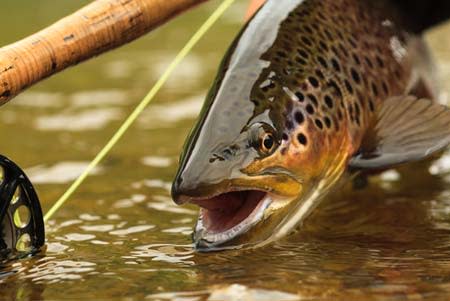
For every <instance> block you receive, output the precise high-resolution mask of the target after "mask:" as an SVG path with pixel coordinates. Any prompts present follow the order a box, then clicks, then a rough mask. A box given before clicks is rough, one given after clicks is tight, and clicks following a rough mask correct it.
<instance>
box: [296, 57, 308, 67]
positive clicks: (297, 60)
mask: <svg viewBox="0 0 450 301" xmlns="http://www.w3.org/2000/svg"><path fill="white" fill-rule="evenodd" d="M295 61H296V62H297V63H299V64H300V65H306V61H305V60H304V59H302V58H301V57H298V56H297V57H296V58H295Z"/></svg>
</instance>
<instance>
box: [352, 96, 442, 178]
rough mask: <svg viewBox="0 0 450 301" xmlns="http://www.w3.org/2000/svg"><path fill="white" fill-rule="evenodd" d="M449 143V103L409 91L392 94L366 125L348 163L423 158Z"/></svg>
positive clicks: (379, 165)
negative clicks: (439, 101)
mask: <svg viewBox="0 0 450 301" xmlns="http://www.w3.org/2000/svg"><path fill="white" fill-rule="evenodd" d="M449 144H450V109H449V108H448V107H446V106H444V105H441V104H438V103H436V102H433V101H431V100H429V99H426V98H420V99H418V98H416V97H415V96H410V95H408V96H399V97H392V98H389V99H387V100H386V101H385V102H384V103H383V104H381V105H380V107H379V108H378V109H377V112H376V114H375V118H374V121H373V126H371V127H369V130H368V132H367V134H366V136H365V137H364V139H363V141H362V144H361V145H362V146H361V149H360V151H359V152H358V153H357V154H356V155H355V156H354V157H353V158H352V159H351V160H350V163H349V167H350V168H353V169H384V168H390V167H392V166H394V165H397V164H401V163H406V162H411V161H418V160H421V159H424V158H426V157H428V156H429V155H431V154H433V153H435V152H437V151H440V150H442V149H444V148H445V147H446V146H448V145H449Z"/></svg>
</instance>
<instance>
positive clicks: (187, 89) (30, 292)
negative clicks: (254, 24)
mask: <svg viewBox="0 0 450 301" xmlns="http://www.w3.org/2000/svg"><path fill="white" fill-rule="evenodd" d="M3 2H4V3H3ZM3 2H2V10H1V11H0V24H1V25H2V26H1V28H3V29H2V36H1V37H0V43H1V44H6V43H9V42H12V41H14V40H16V39H18V38H20V37H23V36H25V35H27V34H29V33H31V32H33V31H36V30H37V29H40V28H42V27H43V26H44V25H45V24H48V23H49V22H51V21H54V20H56V19H58V18H59V17H61V16H63V15H64V14H66V13H68V12H70V11H71V10H73V9H75V8H76V7H80V6H82V5H83V4H85V3H87V2H88V1H51V0H41V1H31V0H4V1H3ZM217 3H218V2H217V1H213V2H212V3H211V4H208V5H205V6H203V7H201V8H199V9H197V10H195V11H192V12H190V13H188V14H186V15H184V16H182V17H180V18H179V19H177V20H176V21H174V22H172V23H171V24H169V25H166V26H164V27H163V28H162V29H159V30H158V31H157V32H155V33H152V34H150V35H148V36H146V37H145V38H143V39H141V40H139V41H137V42H135V43H133V44H131V45H128V46H126V47H124V48H122V49H120V50H118V51H114V52H112V53H110V54H107V55H105V56H103V57H101V58H97V59H95V60H93V61H91V62H88V63H86V64H83V65H81V66H78V67H76V68H74V69H71V70H69V71H66V72H64V73H63V74H60V75H58V76H56V77H54V78H52V79H50V80H47V81H46V82H44V83H42V84H39V85H38V86H36V87H34V88H32V89H30V90H29V91H27V92H26V93H24V94H22V95H21V96H19V97H17V98H16V99H14V100H13V101H12V102H11V103H9V104H8V105H6V106H4V107H2V108H1V109H0V120H1V123H0V132H1V133H3V139H2V140H1V141H0V146H1V153H2V154H5V155H7V156H9V157H10V158H12V159H13V160H14V161H16V162H17V163H18V164H19V165H20V166H22V167H25V168H26V170H27V172H28V174H29V175H30V176H31V179H32V181H33V182H34V183H35V184H36V188H37V190H38V193H39V195H40V198H41V200H42V205H43V209H44V212H45V211H47V210H48V208H50V206H51V204H52V203H53V202H54V201H55V200H56V199H57V198H58V197H59V196H60V195H61V194H62V193H63V191H64V190H65V189H66V188H67V186H68V185H69V183H70V182H71V181H72V180H73V179H74V178H75V177H76V176H77V175H78V174H79V173H80V172H81V171H82V170H83V168H84V167H86V165H87V164H88V162H89V160H91V159H92V158H93V156H94V155H95V154H96V152H98V150H99V149H100V148H101V147H102V146H103V145H104V143H105V142H106V140H107V139H108V138H109V137H110V136H111V135H112V133H113V132H114V130H115V129H116V128H117V127H118V125H119V124H120V121H121V120H123V118H124V117H125V116H126V115H127V114H128V113H129V112H130V111H131V110H132V108H133V107H134V105H135V104H136V103H137V102H138V101H139V100H140V99H141V98H142V97H143V95H144V94H145V93H146V91H147V90H148V89H149V87H150V86H151V85H152V83H154V81H155V79H156V78H157V77H158V75H159V74H161V72H162V70H163V69H164V67H165V66H167V64H168V63H169V62H170V60H171V59H172V58H173V56H174V53H175V52H176V51H177V50H178V49H179V48H180V47H181V46H182V44H183V43H184V42H185V41H186V39H187V38H188V37H189V35H190V34H191V33H192V32H193V31H194V30H195V29H196V28H197V27H198V26H199V24H200V23H201V21H202V20H204V18H206V16H207V15H208V13H210V12H211V11H212V9H213V8H214V6H215V5H217ZM243 11H244V1H240V2H239V3H238V4H237V5H235V6H234V7H233V8H232V9H231V10H230V11H229V12H228V13H227V15H226V16H225V17H224V18H223V19H222V21H221V22H220V24H219V25H218V26H216V27H215V28H214V29H213V30H212V32H210V33H209V34H208V35H207V37H206V38H205V39H204V40H203V41H202V42H201V44H200V45H199V46H198V47H197V48H196V50H195V51H194V52H193V54H192V55H191V56H190V57H189V58H188V59H187V60H186V61H185V62H184V63H183V65H182V66H181V68H180V69H178V71H177V72H176V74H175V75H174V76H173V77H172V78H171V80H170V82H169V83H168V85H167V86H166V87H165V88H164V89H163V90H162V91H161V93H160V94H159V95H158V97H157V99H156V101H155V102H154V103H153V104H152V105H151V106H150V107H149V108H148V109H147V110H146V111H145V113H144V114H143V115H142V117H141V118H139V121H138V122H137V123H136V124H135V125H134V126H133V127H132V129H131V130H130V131H129V132H128V133H127V134H126V136H125V137H124V138H123V140H122V141H121V142H120V143H119V145H118V146H117V147H116V148H114V150H113V151H112V153H111V154H110V155H109V156H108V157H107V159H106V160H105V161H103V162H102V164H101V166H100V167H99V168H98V169H97V170H96V171H95V173H94V175H92V176H91V177H90V178H89V179H88V180H87V181H86V182H85V183H84V184H83V185H82V186H81V187H80V189H79V190H78V192H77V193H76V194H75V195H74V196H73V197H72V198H71V199H70V201H69V202H68V203H67V204H66V205H65V206H64V207H63V208H62V209H61V210H60V211H59V212H58V213H57V214H56V215H55V217H54V218H53V219H52V220H51V221H50V223H49V224H48V226H47V250H46V251H45V252H43V253H41V254H39V255H38V256H35V257H33V258H29V259H24V260H20V261H14V262H10V263H7V264H5V265H4V266H3V267H2V268H1V269H0V288H1V292H0V299H2V300H3V299H4V300H11V299H12V300H14V299H17V300H40V299H44V300H55V299H81V298H85V299H88V300H93V299H95V300H101V299H108V300H111V299H116V300H118V299H126V300H134V299H135V300H142V299H144V298H146V299H149V300H202V299H209V300H238V299H239V298H240V299H239V300H252V299H254V300H304V299H308V300H310V299H312V300H421V299H429V300H439V299H443V300H445V299H448V298H450V152H447V154H445V155H444V156H443V157H442V158H441V159H439V160H438V161H436V162H434V163H424V164H416V165H414V166H408V167H405V168H403V169H401V170H399V171H388V172H386V173H384V174H382V175H381V176H380V177H378V178H373V179H371V182H370V185H369V186H368V188H366V189H364V190H359V191H352V190H351V189H349V188H348V187H347V188H346V189H343V190H342V191H341V192H340V193H339V195H336V196H335V197H334V198H333V199H331V198H330V199H327V200H326V201H325V202H324V203H323V204H322V205H321V206H319V208H317V210H316V211H315V212H314V213H313V215H312V216H311V217H310V218H309V219H308V220H307V221H306V223H305V224H304V225H303V227H302V228H301V230H300V231H298V232H297V233H295V234H294V235H291V236H290V237H288V238H286V239H284V240H283V241H280V242H277V243H275V244H273V245H271V246H269V247H266V248H262V249H258V250H256V251H252V252H250V251H229V252H221V253H211V254H197V253H194V252H193V251H192V249H191V247H190V233H191V229H192V227H193V225H194V222H195V219H196V209H195V208H194V207H189V206H187V207H177V206H175V205H174V204H173V202H172V201H171V199H170V197H169V188H170V181H171V178H172V176H173V174H174V172H175V168H176V162H177V157H178V154H179V152H180V149H181V147H182V143H183V141H184V139H185V136H186V135H187V133H188V131H189V128H190V127H191V126H192V124H193V121H194V118H195V116H196V114H197V113H198V110H199V108H200V105H201V102H202V99H203V97H204V95H205V93H206V90H207V89H208V86H209V84H210V82H211V80H212V78H213V76H214V73H215V68H216V66H217V65H218V63H219V61H220V58H221V56H222V55H223V52H224V51H225V49H226V46H227V45H228V44H229V43H230V40H231V39H232V37H233V36H234V34H235V33H236V32H237V30H238V29H239V26H240V25H241V21H242V18H243ZM18 16H22V17H21V18H18ZM23 20H27V22H23ZM449 34H450V25H449V26H443V27H441V28H439V29H437V30H435V31H434V32H432V33H431V34H430V35H429V36H428V40H429V41H430V43H431V45H432V48H433V52H434V54H435V55H436V58H437V65H438V67H439V70H440V72H441V77H442V79H443V81H442V84H443V86H447V87H450V40H448V39H446V37H448V35H449ZM448 91H450V88H449V90H448ZM444 92H445V90H444ZM444 97H446V93H444Z"/></svg>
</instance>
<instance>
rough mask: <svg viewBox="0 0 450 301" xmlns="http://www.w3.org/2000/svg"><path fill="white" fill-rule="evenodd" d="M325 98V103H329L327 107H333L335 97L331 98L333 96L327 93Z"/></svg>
mask: <svg viewBox="0 0 450 301" xmlns="http://www.w3.org/2000/svg"><path fill="white" fill-rule="evenodd" d="M324 100H325V104H326V105H327V107H329V108H330V109H332V108H333V99H332V98H331V96H329V95H325V97H324Z"/></svg>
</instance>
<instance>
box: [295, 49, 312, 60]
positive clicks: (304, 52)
mask: <svg viewBox="0 0 450 301" xmlns="http://www.w3.org/2000/svg"><path fill="white" fill-rule="evenodd" d="M297 52H298V54H299V55H300V56H301V57H302V58H305V59H308V57H309V54H308V52H306V51H305V50H303V49H299V50H297Z"/></svg>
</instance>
